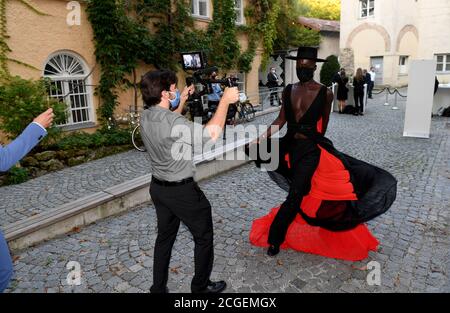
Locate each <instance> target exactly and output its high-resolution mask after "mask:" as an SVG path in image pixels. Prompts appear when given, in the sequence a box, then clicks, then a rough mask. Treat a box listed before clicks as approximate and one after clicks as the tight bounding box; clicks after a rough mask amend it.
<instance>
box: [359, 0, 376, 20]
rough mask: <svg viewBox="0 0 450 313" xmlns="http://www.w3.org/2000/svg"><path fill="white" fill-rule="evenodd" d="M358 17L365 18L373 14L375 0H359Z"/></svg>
mask: <svg viewBox="0 0 450 313" xmlns="http://www.w3.org/2000/svg"><path fill="white" fill-rule="evenodd" d="M359 12H360V14H359V17H360V18H366V17H372V16H374V15H375V0H359Z"/></svg>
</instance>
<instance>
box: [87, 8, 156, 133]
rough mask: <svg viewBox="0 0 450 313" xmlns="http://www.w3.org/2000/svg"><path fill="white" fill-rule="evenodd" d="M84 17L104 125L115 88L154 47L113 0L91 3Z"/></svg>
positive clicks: (111, 111) (142, 29) (114, 98)
mask: <svg viewBox="0 0 450 313" xmlns="http://www.w3.org/2000/svg"><path fill="white" fill-rule="evenodd" d="M105 12H107V13H105ZM87 14H88V18H89V21H90V22H91V24H92V28H93V31H94V40H95V56H96V59H97V62H98V63H99V64H100V65H101V78H100V83H99V87H98V88H97V89H96V91H97V93H98V94H99V96H100V98H101V99H102V105H101V106H100V108H99V116H100V120H101V121H102V122H103V124H104V125H105V124H106V121H107V119H108V118H112V117H113V114H114V110H115V108H116V106H117V104H118V103H117V91H116V88H118V87H121V86H122V85H123V83H124V77H125V75H126V74H130V73H131V72H132V70H133V69H134V68H135V67H136V66H137V63H138V61H139V59H140V57H143V55H144V53H145V54H147V55H148V56H149V57H150V58H151V57H152V56H154V55H155V54H156V49H157V47H155V46H154V45H153V42H152V39H151V38H150V36H149V31H148V29H147V28H146V27H145V26H143V25H141V24H139V23H137V22H136V21H134V20H132V19H131V18H129V17H128V16H127V14H126V10H125V7H124V6H123V5H120V4H116V1H115V0H91V1H90V2H88V6H87Z"/></svg>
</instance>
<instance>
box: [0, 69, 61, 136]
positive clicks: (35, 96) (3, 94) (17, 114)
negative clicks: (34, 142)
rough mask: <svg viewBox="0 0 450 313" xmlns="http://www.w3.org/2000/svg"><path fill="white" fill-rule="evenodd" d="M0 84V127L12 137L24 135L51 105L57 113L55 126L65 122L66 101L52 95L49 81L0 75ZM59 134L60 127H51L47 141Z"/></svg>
mask: <svg viewBox="0 0 450 313" xmlns="http://www.w3.org/2000/svg"><path fill="white" fill-rule="evenodd" d="M0 83H1V84H0V119H1V123H0V129H1V130H2V131H3V132H5V133H6V134H7V136H8V137H9V138H10V139H13V138H15V137H17V136H18V135H20V134H21V133H22V131H23V130H24V129H25V128H26V127H27V126H28V124H29V123H31V122H32V121H33V119H34V118H35V117H36V116H38V115H39V114H41V113H42V112H44V111H46V110H47V109H48V108H49V107H52V108H53V110H54V113H55V115H56V117H55V120H54V123H53V124H54V125H55V124H58V123H61V122H64V121H65V117H66V115H65V114H66V104H65V103H61V102H59V101H57V100H56V99H51V98H49V97H48V90H49V89H48V88H49V81H48V80H45V79H40V80H36V81H34V80H26V79H23V78H20V77H19V76H15V77H11V76H7V77H0ZM57 133H59V130H58V129H57V128H56V127H52V128H51V129H49V136H47V137H48V138H47V140H50V139H51V137H52V136H53V135H56V134H57Z"/></svg>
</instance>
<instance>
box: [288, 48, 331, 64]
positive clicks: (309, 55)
mask: <svg viewBox="0 0 450 313" xmlns="http://www.w3.org/2000/svg"><path fill="white" fill-rule="evenodd" d="M286 59H288V60H300V59H305V60H313V61H316V62H327V60H324V59H319V58H318V57H317V48H313V47H299V48H298V50H297V56H293V55H290V56H287V57H286Z"/></svg>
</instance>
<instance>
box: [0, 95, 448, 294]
mask: <svg viewBox="0 0 450 313" xmlns="http://www.w3.org/2000/svg"><path fill="white" fill-rule="evenodd" d="M382 100H383V99H381V97H379V98H378V99H377V100H375V101H374V103H378V104H371V105H369V107H368V110H367V113H366V115H365V116H364V117H353V116H346V115H339V114H333V116H332V122H331V125H330V131H329V134H328V136H329V137H330V138H331V139H332V140H333V141H334V142H335V145H336V147H337V148H338V149H340V150H341V151H343V152H345V153H348V154H350V155H353V156H355V157H357V158H361V159H363V160H365V161H368V162H370V163H373V164H375V165H378V166H381V167H383V168H385V169H387V170H389V171H390V172H392V173H393V174H394V175H395V176H396V177H397V179H398V181H399V185H398V195H397V201H396V202H395V203H394V205H393V206H392V208H391V210H389V211H388V212H387V213H386V214H384V215H383V216H381V217H379V218H377V219H375V220H373V221H371V222H370V223H369V227H370V229H371V230H372V231H373V233H374V235H375V236H376V237H377V238H378V239H379V240H380V243H381V244H380V248H379V251H377V252H374V253H370V256H369V258H368V259H367V260H365V261H364V262H356V263H352V262H346V261H338V260H334V259H327V258H323V257H319V256H314V255H309V254H304V253H299V252H294V251H282V252H281V253H280V254H279V255H278V256H277V257H276V258H269V257H267V256H266V255H265V250H264V249H260V248H257V247H253V246H251V245H250V244H249V242H248V234H249V229H250V226H251V223H252V220H254V219H255V218H257V217H260V216H262V215H265V214H266V213H267V212H268V211H269V209H270V208H271V207H274V206H277V205H278V204H280V203H281V202H282V201H283V198H284V197H285V196H286V194H285V192H284V191H282V190H280V189H279V188H278V187H277V186H276V185H275V184H274V183H273V182H272V181H271V180H270V179H269V178H268V176H267V174H265V173H263V172H261V171H259V170H257V169H256V168H255V167H254V165H251V164H249V165H246V166H243V167H241V168H239V169H236V170H233V171H231V172H228V173H225V174H222V175H220V176H218V177H215V178H212V179H210V180H207V181H203V182H202V183H201V184H200V185H201V187H202V189H203V190H204V192H205V194H206V196H207V197H208V198H209V199H210V201H211V203H212V206H213V219H214V227H215V265H214V270H213V275H212V278H213V279H225V280H226V281H227V282H228V284H229V288H228V289H227V291H228V292H392V291H394V292H436V291H442V292H450V280H449V275H450V263H449V260H450V252H449V251H450V249H449V248H450V236H449V234H450V233H449V230H450V229H449V219H450V217H449V210H450V158H449V156H450V138H449V135H450V129H449V126H448V125H449V124H448V123H449V122H450V121H449V120H448V119H444V118H435V119H433V123H432V124H433V125H432V134H433V136H432V138H431V139H429V140H425V139H413V138H403V137H402V128H403V115H404V107H405V103H404V102H401V103H399V107H400V110H399V111H393V110H391V109H390V107H384V106H383V105H382V104H381V103H382V102H383V101H382ZM123 156H130V159H131V162H132V164H135V166H137V168H145V165H144V163H145V160H144V159H141V158H138V157H135V156H134V154H133V153H129V154H123ZM110 160H111V158H110ZM122 162H123V163H122ZM126 162H129V160H121V161H118V163H117V164H125V163H126ZM86 166H87V167H88V166H90V165H86ZM111 166H112V168H115V167H114V166H117V165H111ZM130 168H132V167H130ZM81 169H83V167H78V170H74V173H75V172H78V173H79V175H82V174H81V172H82V171H81ZM130 171H131V170H130ZM111 173H112V171H110V172H109V174H108V175H112V174H111ZM122 173H123V174H124V175H129V174H127V172H125V171H123V172H122ZM55 175H57V174H55ZM84 175H86V174H84ZM88 177H91V176H88ZM112 177H116V179H119V175H117V176H114V175H112ZM45 179H49V178H45ZM61 179H62V178H61ZM91 179H92V178H91ZM77 181H79V183H81V184H83V179H82V178H81V177H80V178H79V179H77ZM84 184H85V185H83V186H89V181H87V182H84ZM30 188H31V186H30ZM66 188H67V187H66ZM2 192H3V191H2ZM155 228H156V225H155V212H154V208H153V206H151V205H145V206H142V207H140V208H136V209H134V210H132V211H129V212H127V213H125V214H122V215H120V216H116V217H111V218H108V219H105V220H102V221H100V222H98V223H96V224H93V225H91V226H88V227H86V228H84V229H82V230H81V231H79V232H77V233H73V234H70V235H66V236H61V237H59V238H57V239H54V240H51V241H49V242H46V243H43V244H40V245H38V246H36V247H33V248H30V249H27V250H25V251H22V252H20V253H18V254H17V255H15V257H14V259H15V270H16V274H15V279H14V281H13V282H12V284H11V287H10V288H11V289H10V290H9V291H10V292H148V290H149V288H150V285H151V282H152V256H153V242H154V240H155V236H156V229H155ZM193 246H194V243H193V241H192V238H191V235H190V233H189V232H188V231H187V230H186V228H185V227H183V226H182V227H181V228H180V231H179V235H178V239H177V241H176V243H175V246H174V249H173V254H172V262H171V270H170V280H169V289H170V291H172V292H189V285H190V280H191V278H192V275H193V270H194V269H193ZM68 261H77V262H79V263H80V265H81V269H82V281H81V282H82V284H81V285H80V286H68V284H67V281H66V277H67V275H68V273H69V270H67V269H66V264H67V262H68ZM369 261H377V262H379V263H380V265H381V286H369V285H368V283H367V281H366V277H367V274H368V273H369V271H368V270H367V269H366V268H365V266H366V265H367V263H368V262H369Z"/></svg>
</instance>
